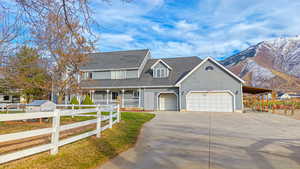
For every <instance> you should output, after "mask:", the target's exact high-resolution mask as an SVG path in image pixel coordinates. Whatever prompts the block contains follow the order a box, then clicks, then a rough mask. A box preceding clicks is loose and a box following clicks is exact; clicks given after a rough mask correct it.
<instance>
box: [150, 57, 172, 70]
mask: <svg viewBox="0 0 300 169" xmlns="http://www.w3.org/2000/svg"><path fill="white" fill-rule="evenodd" d="M158 63H162V64H163V65H165V66H166V67H167V68H168V69H170V70H172V68H171V67H170V66H169V65H168V64H167V63H166V62H164V61H163V60H161V59H158V60H157V61H156V62H155V63H154V64H153V65H152V66H151V69H153V68H154V67H155V66H156V65H157V64H158Z"/></svg>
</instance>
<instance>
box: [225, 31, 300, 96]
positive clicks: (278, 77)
mask: <svg viewBox="0 0 300 169" xmlns="http://www.w3.org/2000/svg"><path fill="white" fill-rule="evenodd" d="M221 63H222V64H223V65H224V66H225V67H227V68H229V69H230V70H231V71H232V72H233V73H235V74H237V75H238V76H239V77H241V78H243V79H244V80H245V81H246V85H250V86H254V87H264V88H272V89H275V90H278V91H295V90H296V91H300V36H296V37H289V38H277V39H273V40H267V41H262V42H260V43H258V44H256V45H253V46H250V47H249V48H247V49H246V50H244V51H241V52H240V53H237V54H235V55H232V56H230V57H228V58H226V59H224V60H223V61H221Z"/></svg>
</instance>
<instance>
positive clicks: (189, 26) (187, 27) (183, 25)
mask: <svg viewBox="0 0 300 169" xmlns="http://www.w3.org/2000/svg"><path fill="white" fill-rule="evenodd" d="M175 25H176V28H177V29H179V30H181V31H184V32H188V31H194V30H197V29H198V26H197V24H194V23H187V21H186V20H181V21H179V22H177V23H175Z"/></svg>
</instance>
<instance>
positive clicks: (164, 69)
mask: <svg viewBox="0 0 300 169" xmlns="http://www.w3.org/2000/svg"><path fill="white" fill-rule="evenodd" d="M151 69H152V71H153V77H154V78H166V77H168V76H169V74H170V71H171V70H172V68H171V67H170V66H169V65H168V64H167V63H166V62H164V61H162V60H157V61H156V62H155V63H154V64H153V65H152V67H151Z"/></svg>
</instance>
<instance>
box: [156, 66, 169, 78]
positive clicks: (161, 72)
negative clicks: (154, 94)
mask: <svg viewBox="0 0 300 169" xmlns="http://www.w3.org/2000/svg"><path fill="white" fill-rule="evenodd" d="M153 76H154V77H155V78H165V77H168V70H166V69H165V68H156V69H154V70H153Z"/></svg>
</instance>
